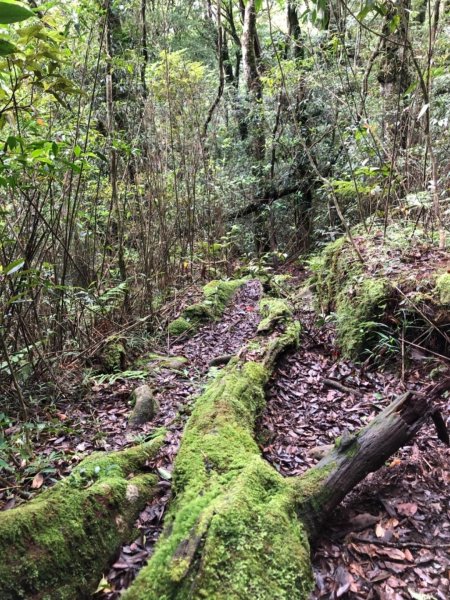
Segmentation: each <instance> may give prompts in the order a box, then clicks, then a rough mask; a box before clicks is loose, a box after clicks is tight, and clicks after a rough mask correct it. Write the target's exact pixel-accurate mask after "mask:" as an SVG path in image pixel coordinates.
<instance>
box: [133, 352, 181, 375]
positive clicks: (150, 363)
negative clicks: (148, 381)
mask: <svg viewBox="0 0 450 600" xmlns="http://www.w3.org/2000/svg"><path fill="white" fill-rule="evenodd" d="M188 362H189V361H188V359H187V358H186V357H185V356H169V355H167V354H166V355H164V354H149V355H148V356H147V357H146V358H143V359H141V361H140V363H141V364H144V365H145V367H146V368H147V369H148V370H149V371H150V373H152V372H158V371H161V370H162V369H167V370H168V371H180V370H181V369H184V368H185V367H186V365H187V363H188Z"/></svg>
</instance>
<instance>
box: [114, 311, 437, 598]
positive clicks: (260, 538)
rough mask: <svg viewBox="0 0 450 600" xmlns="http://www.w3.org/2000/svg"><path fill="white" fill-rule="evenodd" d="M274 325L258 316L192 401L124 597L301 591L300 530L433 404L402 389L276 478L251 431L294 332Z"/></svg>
mask: <svg viewBox="0 0 450 600" xmlns="http://www.w3.org/2000/svg"><path fill="white" fill-rule="evenodd" d="M266 306H267V305H266ZM274 308H276V310H274V314H273V317H274V320H275V321H276V322H278V327H280V322H279V320H280V311H279V309H280V307H279V306H278V305H277V306H276V307H274ZM288 314H289V310H288V309H287V310H286V311H285V315H286V319H287V315H288ZM267 318H269V320H270V315H267ZM282 328H283V332H282V333H281V332H278V333H277V332H273V331H272V332H271V333H269V334H268V332H269V329H270V328H268V327H267V328H266V327H265V328H264V333H265V334H266V335H265V336H264V337H263V336H262V335H261V334H260V335H259V336H258V337H257V338H256V339H255V340H253V341H252V342H250V343H249V344H248V345H247V347H246V348H244V349H243V350H241V352H239V358H235V359H233V360H232V361H231V362H230V363H229V365H228V366H227V367H225V368H224V369H223V371H222V372H221V373H220V374H219V375H218V376H217V378H216V379H215V380H214V381H213V382H212V383H211V384H210V385H209V386H208V387H207V388H206V390H205V392H204V393H203V394H202V396H200V397H199V399H198V400H197V403H196V406H195V408H194V411H193V413H192V415H191V418H190V420H189V422H188V425H187V428H186V431H185V434H184V436H183V439H182V443H181V447H180V451H179V454H178V457H177V459H176V462H175V466H174V473H173V486H174V501H173V504H172V506H171V509H170V512H169V514H168V516H167V520H166V527H165V531H164V533H163V535H162V537H161V539H160V540H159V542H158V545H157V547H156V551H155V553H154V555H153V557H152V559H151V560H150V562H149V564H148V565H147V566H146V567H144V568H143V569H142V571H141V572H140V574H139V575H138V577H137V579H136V581H135V582H134V584H132V586H131V587H130V588H129V590H128V591H127V592H126V593H125V594H124V600H187V599H190V600H201V599H208V600H225V599H226V600H238V599H239V600H241V599H243V598H252V600H273V599H274V598H277V600H287V599H293V600H305V599H306V598H308V597H309V594H310V591H311V589H312V585H313V577H312V569H311V563H310V551H309V541H310V540H311V539H312V538H314V536H315V535H316V534H317V532H318V531H319V530H320V527H321V526H322V524H323V521H324V519H326V517H327V516H328V515H329V513H330V511H331V510H332V509H333V508H334V507H335V506H336V505H337V504H338V503H339V502H340V501H341V500H342V498H343V497H344V496H345V494H346V493H348V492H349V491H350V490H351V489H352V488H353V487H354V486H355V485H356V484H357V483H358V482H359V481H361V480H362V479H363V478H364V477H365V475H367V474H368V473H369V472H370V471H373V470H375V469H377V468H379V467H380V466H381V465H382V464H383V463H384V461H385V460H386V459H387V458H388V457H389V456H390V455H391V454H392V453H393V452H395V451H396V450H397V449H398V448H399V447H400V446H402V445H403V444H404V443H406V442H407V441H408V440H409V439H410V438H411V437H412V436H413V435H414V434H415V433H416V431H417V430H418V429H419V427H420V426H421V425H422V424H423V423H424V422H425V420H426V419H427V418H428V417H429V416H430V415H431V413H432V412H433V410H434V409H433V408H432V404H431V402H428V401H426V400H425V399H424V398H418V397H414V396H412V395H409V394H408V395H407V396H405V397H402V398H401V399H399V400H398V401H396V402H394V403H393V404H392V405H391V406H390V407H389V408H388V409H386V410H385V411H384V412H383V413H381V414H380V415H379V416H378V417H377V418H376V419H374V420H373V422H372V423H371V424H370V425H368V426H367V427H365V428H364V429H362V430H361V431H360V432H359V433H358V434H357V435H355V436H353V437H351V436H347V437H346V438H342V439H341V440H338V441H337V442H336V444H335V446H334V447H333V448H332V450H331V451H330V452H329V453H328V455H327V456H326V457H325V458H324V459H323V460H322V461H321V462H320V463H319V464H318V465H317V466H316V467H314V468H313V469H310V470H309V471H308V472H307V473H306V474H305V475H304V476H302V477H296V478H290V479H286V478H283V477H282V476H281V475H280V474H279V473H278V472H277V471H275V469H273V468H272V467H271V466H270V465H269V464H268V463H267V462H266V461H265V460H264V459H263V458H262V456H261V453H260V450H259V447H258V445H257V443H256V442H255V439H254V425H255V419H256V418H257V415H258V414H259V413H260V411H261V409H262V408H263V406H264V386H265V384H266V383H267V381H268V378H269V376H270V373H271V370H272V367H273V364H274V361H275V359H276V357H277V356H278V355H279V353H280V352H282V351H283V350H284V349H286V347H287V346H289V345H293V344H296V343H297V342H298V336H299V324H298V323H293V322H292V321H291V323H290V324H289V323H288V322H286V321H285V323H284V326H282ZM267 334H268V335H267Z"/></svg>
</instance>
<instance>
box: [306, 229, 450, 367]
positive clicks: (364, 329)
mask: <svg viewBox="0 0 450 600" xmlns="http://www.w3.org/2000/svg"><path fill="white" fill-rule="evenodd" d="M353 237H354V240H355V243H356V244H358V246H359V248H360V251H361V252H362V255H363V257H364V264H362V263H361V262H360V261H359V260H358V259H357V257H356V255H355V252H354V250H353V248H352V245H351V244H350V243H349V242H348V240H347V238H346V237H342V238H340V239H339V240H336V241H335V242H333V243H332V244H329V245H328V246H326V247H325V248H324V249H323V251H322V252H321V253H320V254H319V255H317V256H315V257H313V258H312V259H311V260H310V263H309V266H310V268H311V271H312V277H311V278H310V285H311V288H312V290H313V292H314V296H315V308H316V309H317V311H318V312H320V313H321V314H329V313H334V315H335V319H336V324H337V334H338V342H339V345H340V346H341V348H342V350H343V353H344V354H345V355H346V356H349V357H351V358H357V357H358V356H361V354H362V353H363V352H364V351H366V350H369V349H370V350H372V349H374V348H375V349H376V348H377V347H378V349H380V350H381V351H384V352H385V353H386V355H388V354H389V355H390V356H392V354H393V353H395V352H396V351H397V347H398V346H399V344H397V340H398V338H399V337H400V336H399V331H400V330H401V332H402V335H403V336H404V337H405V338H406V339H408V338H409V337H410V339H417V336H418V335H419V336H420V331H421V330H422V331H423V333H424V334H425V332H427V335H424V336H423V337H424V340H425V341H426V343H428V344H429V346H430V347H431V348H432V349H433V350H436V347H438V346H439V344H441V343H442V339H440V338H442V336H440V337H439V334H436V335H431V336H430V335H429V334H428V329H429V323H428V322H427V319H424V317H423V313H425V314H426V315H427V316H428V318H431V319H432V320H433V322H434V323H435V324H437V325H438V327H442V328H444V327H445V328H446V327H448V326H449V324H450V310H449V305H450V274H448V273H443V274H440V275H439V274H436V273H435V272H434V271H433V268H434V262H433V260H434V259H433V254H432V253H427V254H429V255H430V264H429V272H428V274H427V273H426V268H424V267H425V266H426V265H425V264H424V260H425V259H424V258H421V259H420V260H413V259H412V254H413V256H414V255H415V254H416V253H417V247H418V246H419V247H423V248H425V249H429V248H430V243H432V242H431V241H430V239H429V238H428V237H427V235H426V234H425V233H424V231H423V230H421V229H420V228H419V227H415V226H414V224H408V223H405V224H399V223H393V224H391V225H389V227H388V228H387V229H386V231H384V229H383V227H378V228H377V227H376V226H375V225H374V226H373V227H372V229H371V231H370V233H369V232H367V231H365V230H364V229H363V227H362V226H358V227H356V228H354V229H353ZM412 249H413V253H412V252H411V250H412ZM399 290H400V291H399Z"/></svg>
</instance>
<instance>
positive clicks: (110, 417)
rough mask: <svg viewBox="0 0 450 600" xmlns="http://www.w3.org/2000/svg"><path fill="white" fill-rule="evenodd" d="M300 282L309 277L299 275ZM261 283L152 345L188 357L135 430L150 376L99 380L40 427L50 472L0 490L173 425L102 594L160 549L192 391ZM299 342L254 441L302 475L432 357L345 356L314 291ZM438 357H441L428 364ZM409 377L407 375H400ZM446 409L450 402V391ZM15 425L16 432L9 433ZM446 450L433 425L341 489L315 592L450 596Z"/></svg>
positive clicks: (14, 497)
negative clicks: (150, 417) (182, 332)
mask: <svg viewBox="0 0 450 600" xmlns="http://www.w3.org/2000/svg"><path fill="white" fill-rule="evenodd" d="M292 274H293V275H294V279H293V280H292V281H293V283H294V284H295V283H296V282H298V281H299V280H301V279H302V278H303V277H304V274H303V273H301V272H300V273H299V272H295V273H292ZM261 293H262V286H261V284H260V283H259V282H258V281H250V282H248V283H247V284H246V285H245V286H244V287H243V288H242V289H241V290H240V291H239V292H238V293H237V294H236V295H235V297H234V299H233V301H232V303H231V305H230V306H229V307H228V308H227V309H226V311H225V313H224V315H223V317H222V319H221V320H220V321H219V322H216V323H213V324H209V325H205V326H203V327H202V328H201V330H200V331H199V332H198V333H197V334H196V335H194V336H193V337H191V338H190V339H178V340H177V339H173V340H170V343H168V344H167V345H164V347H161V348H157V349H155V351H156V352H159V353H164V354H166V355H169V356H172V357H180V356H182V357H185V358H186V359H187V362H186V363H185V364H184V365H183V366H181V367H180V368H178V369H175V370H171V369H165V368H160V369H157V368H156V369H154V370H153V371H152V372H151V377H150V379H149V381H148V383H149V384H150V385H151V387H152V388H153V389H154V390H155V392H156V397H157V399H158V402H159V405H160V410H159V412H158V415H157V417H156V418H155V419H154V421H152V422H149V423H146V424H145V425H143V426H140V427H138V428H134V429H132V428H130V426H129V425H128V416H129V413H130V406H129V402H128V400H129V395H130V392H131V390H132V389H133V388H134V387H136V385H139V383H142V382H136V381H130V380H120V379H118V380H117V381H116V382H115V383H113V384H107V383H104V384H96V385H95V386H94V387H93V389H92V391H91V393H90V395H89V397H88V398H85V399H83V400H82V401H81V400H80V402H79V403H78V404H76V403H75V404H74V403H73V402H66V403H61V404H60V405H58V408H57V409H55V410H54V412H53V413H52V414H51V421H52V423H54V425H55V427H54V430H52V429H49V428H46V429H45V431H44V430H43V431H42V435H40V436H39V435H38V436H36V435H35V440H34V441H35V444H36V446H35V452H36V453H37V454H38V455H40V456H41V457H43V459H44V458H45V464H46V465H47V467H48V468H47V469H43V470H42V471H40V472H38V473H37V474H36V475H34V477H29V478H28V479H27V478H25V479H24V480H23V484H21V487H20V489H17V490H3V491H2V490H0V506H1V505H2V504H3V506H2V508H3V509H4V510H5V509H9V508H12V507H13V506H15V505H16V503H17V502H19V501H20V496H21V495H22V497H23V496H24V495H26V494H27V493H30V492H31V493H34V492H35V491H37V490H38V489H40V488H43V487H45V486H46V485H49V484H51V483H52V482H54V481H55V480H57V479H59V478H61V477H63V476H65V475H66V474H67V473H68V472H70V470H71V468H72V467H73V466H74V464H76V463H77V462H79V461H80V460H81V459H82V458H83V457H84V456H86V455H87V454H89V453H91V452H92V451H94V450H99V449H100V450H114V449H122V448H124V447H126V446H129V445H132V444H133V443H137V442H139V441H143V440H146V439H149V438H150V437H152V435H154V434H155V431H157V430H159V429H160V428H161V427H164V428H166V430H167V432H168V433H167V436H166V442H165V444H164V446H163V448H162V449H161V451H160V453H159V455H158V456H157V458H156V459H155V460H154V461H153V462H152V464H149V469H151V470H154V471H156V472H157V473H159V476H160V483H159V493H158V494H157V495H156V496H155V498H154V499H153V501H152V502H151V503H150V504H149V505H147V507H146V508H145V510H144V511H143V512H142V513H141V515H140V517H139V521H138V529H139V530H140V535H139V537H138V538H137V539H136V540H135V541H134V542H133V543H131V544H128V545H125V546H123V547H122V549H121V552H120V555H119V556H118V557H117V560H116V562H115V563H114V564H113V565H112V567H111V570H110V572H109V573H107V574H105V578H104V579H103V580H102V582H101V585H100V586H99V591H98V592H97V594H96V595H95V598H100V599H104V600H115V599H117V598H119V596H120V592H121V590H123V589H124V588H126V587H128V586H129V585H130V583H131V581H132V580H133V579H134V577H135V575H136V573H137V572H138V571H139V569H140V568H141V567H142V565H143V564H145V562H146V561H147V560H148V558H149V556H150V555H151V553H152V552H153V548H154V545H155V542H156V540H157V538H158V536H159V534H160V532H161V530H162V526H163V521H164V514H165V511H166V508H167V506H168V503H169V499H170V488H171V481H170V480H171V474H170V473H171V469H172V464H173V460H174V457H175V456H176V453H177V449H178V446H179V442H180V439H181V435H182V432H183V429H184V425H185V423H186V420H187V418H188V416H189V414H190V411H191V407H192V406H193V403H194V401H195V398H196V397H197V396H198V394H199V393H200V391H201V389H202V388H203V387H204V385H205V383H206V382H207V381H208V379H209V378H210V377H214V376H215V374H216V373H217V370H218V369H219V368H220V367H211V366H210V363H211V361H212V360H213V359H214V358H217V357H219V356H222V355H228V354H234V353H236V352H237V351H238V350H239V348H240V347H241V346H242V345H243V344H244V343H245V342H246V341H247V340H248V339H250V338H252V337H253V336H254V335H255V332H256V328H257V325H258V322H259V320H260V316H259V312H258V300H259V298H260V296H261ZM297 317H298V318H299V319H300V321H301V322H302V326H303V333H302V341H301V345H300V348H299V349H298V350H296V351H295V352H291V353H289V354H288V355H286V356H284V357H283V358H282V359H281V360H280V361H279V364H278V367H277V369H276V371H275V373H274V375H273V377H272V379H271V381H270V383H269V386H268V390H267V406H266V409H265V411H264V413H263V414H262V415H261V417H260V420H259V423H258V431H257V439H258V440H259V442H260V445H261V450H262V452H263V454H264V456H265V458H266V459H267V460H268V461H269V462H271V463H272V464H273V466H274V467H275V468H276V469H277V470H278V471H280V472H281V473H282V474H283V475H286V476H292V475H298V474H300V473H303V472H304V471H305V470H306V469H307V468H308V467H310V466H312V465H313V464H315V463H316V462H317V460H318V459H317V447H318V446H321V445H324V444H330V443H332V442H333V441H334V439H335V438H336V437H337V436H339V435H342V434H343V433H344V432H345V430H349V431H350V432H351V431H354V430H356V429H358V428H359V427H361V426H362V425H364V424H365V423H366V422H367V421H368V420H369V419H370V418H371V417H373V416H374V415H375V414H377V413H378V412H379V410H380V409H382V408H384V407H385V406H386V405H387V404H389V403H390V402H391V400H392V399H393V398H394V397H395V396H398V395H399V394H401V393H402V392H403V391H405V390H406V389H416V390H417V389H422V387H425V385H426V384H427V383H428V382H429V373H430V370H431V367H430V365H429V362H428V360H427V358H426V356H424V355H422V354H419V353H416V354H415V355H414V357H413V360H410V361H409V362H408V364H407V365H406V366H405V365H404V368H403V369H401V368H398V365H395V368H394V369H388V368H387V367H386V368H376V367H374V366H371V367H368V366H366V365H364V364H354V363H352V362H351V361H348V360H345V359H342V358H341V357H340V356H339V352H338V350H337V347H336V339H335V332H334V329H333V326H332V325H330V324H322V325H320V326H319V325H318V324H317V321H316V317H315V315H314V312H313V311H312V308H311V306H310V303H309V301H308V299H307V298H305V299H304V302H303V303H302V306H301V307H300V309H299V310H298V313H297ZM433 366H436V363H435V362H434V363H433ZM402 371H403V374H402V375H399V372H400V373H401V372H402ZM444 404H445V405H444V406H443V407H442V408H443V413H444V414H445V415H448V413H449V408H450V403H449V401H448V400H446V401H444ZM14 427H16V425H14V424H13V425H11V426H10V427H9V432H8V430H7V434H8V433H9V434H10V435H12V434H14ZM449 456H450V451H449V449H447V448H445V447H444V446H443V444H441V443H440V442H438V441H437V440H436V435H435V432H434V431H433V429H432V428H431V427H424V428H423V429H422V430H421V432H420V433H419V435H418V436H417V437H416V438H415V439H414V440H413V441H412V443H411V445H410V446H408V447H405V448H403V449H402V450H401V451H400V452H398V453H397V454H396V456H394V457H392V459H391V460H390V461H389V464H387V465H386V466H384V467H383V468H382V469H380V470H379V471H378V472H377V473H373V474H371V475H370V476H369V477H367V478H366V480H365V481H364V482H362V483H361V484H360V485H359V486H357V488H355V489H354V490H353V492H352V493H351V494H350V495H349V496H348V497H347V498H346V500H345V501H344V503H343V504H342V505H341V507H340V508H339V509H337V510H336V511H335V512H334V514H333V515H332V517H331V518H330V519H329V521H328V526H327V529H326V530H324V531H323V535H322V536H321V537H320V539H319V540H318V542H317V543H316V545H315V547H314V548H313V566H314V570H315V576H316V588H315V590H314V592H313V595H312V598H341V597H342V598H355V599H370V598H374V599H380V600H388V599H389V600H396V599H399V600H400V599H409V598H413V599H422V600H423V599H426V598H436V599H440V600H445V599H447V598H448V597H449V596H450V584H449V580H450V504H449V502H450V499H449V494H448V489H449V485H450V465H449V460H448V459H449Z"/></svg>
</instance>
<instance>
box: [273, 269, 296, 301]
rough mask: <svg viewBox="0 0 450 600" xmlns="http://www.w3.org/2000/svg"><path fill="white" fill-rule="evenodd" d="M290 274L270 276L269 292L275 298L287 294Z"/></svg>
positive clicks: (290, 278)
mask: <svg viewBox="0 0 450 600" xmlns="http://www.w3.org/2000/svg"><path fill="white" fill-rule="evenodd" d="M291 280H292V277H291V275H281V274H277V275H274V276H273V277H271V278H270V282H269V286H270V294H271V295H272V296H274V297H276V298H283V297H286V296H288V295H289V289H290V287H291Z"/></svg>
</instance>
